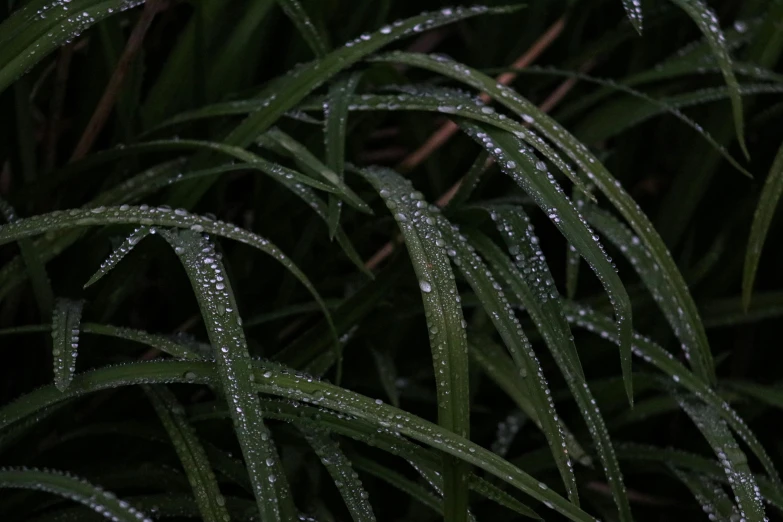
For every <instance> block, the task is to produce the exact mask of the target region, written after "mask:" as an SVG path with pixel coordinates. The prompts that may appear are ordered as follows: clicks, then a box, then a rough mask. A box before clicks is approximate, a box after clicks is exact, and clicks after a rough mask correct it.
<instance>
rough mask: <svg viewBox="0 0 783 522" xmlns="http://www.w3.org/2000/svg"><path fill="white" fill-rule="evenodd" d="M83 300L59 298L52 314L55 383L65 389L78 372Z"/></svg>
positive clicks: (60, 388) (61, 389)
mask: <svg viewBox="0 0 783 522" xmlns="http://www.w3.org/2000/svg"><path fill="white" fill-rule="evenodd" d="M83 305H84V303H83V302H82V301H73V300H71V299H62V298H61V299H57V300H56V301H55V304H54V313H53V314H52V356H53V359H54V383H55V385H56V386H57V388H58V389H59V390H60V391H65V390H66V389H67V388H68V385H69V384H70V383H71V380H72V379H73V374H74V372H76V356H77V355H78V354H79V332H80V324H81V320H82V306H83Z"/></svg>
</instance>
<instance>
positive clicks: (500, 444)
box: [491, 410, 526, 457]
mask: <svg viewBox="0 0 783 522" xmlns="http://www.w3.org/2000/svg"><path fill="white" fill-rule="evenodd" d="M525 419H526V417H525V415H524V414H523V413H522V412H521V411H520V410H517V411H514V412H512V413H509V414H508V415H507V416H506V419H505V420H504V421H502V422H499V423H498V427H497V430H496V433H495V440H494V441H493V442H492V446H491V448H492V451H493V452H494V453H497V454H498V455H500V456H501V457H505V456H506V455H507V454H508V450H509V449H510V448H511V444H512V443H513V442H514V439H515V438H516V436H517V433H519V430H520V429H522V426H523V424H524V422H525Z"/></svg>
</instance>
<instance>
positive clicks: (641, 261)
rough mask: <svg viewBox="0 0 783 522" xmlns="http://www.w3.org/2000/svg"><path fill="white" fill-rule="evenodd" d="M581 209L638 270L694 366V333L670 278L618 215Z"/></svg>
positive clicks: (595, 208)
mask: <svg viewBox="0 0 783 522" xmlns="http://www.w3.org/2000/svg"><path fill="white" fill-rule="evenodd" d="M583 210H584V216H585V217H586V218H587V221H588V222H589V223H590V224H591V225H592V226H594V227H595V228H596V229H597V230H598V231H599V232H600V233H601V234H602V235H603V236H604V237H606V238H607V239H608V240H609V241H610V242H612V243H613V244H614V245H615V246H616V247H617V248H618V249H619V250H620V251H621V252H622V253H623V255H624V256H625V258H626V259H628V261H629V262H630V263H631V266H633V268H634V270H635V271H636V273H637V274H639V277H640V278H641V280H642V282H643V283H644V286H645V287H646V288H647V289H648V291H649V292H650V294H651V295H652V296H653V299H654V300H655V302H656V303H657V305H658V308H659V309H660V310H661V312H663V315H664V316H665V317H666V320H667V321H668V323H669V325H670V326H671V327H672V331H674V334H675V335H676V336H677V338H678V339H679V340H680V343H681V344H680V347H681V349H682V351H683V353H684V354H685V358H686V359H687V360H688V361H689V363H690V364H691V367H692V368H694V370H695V365H694V363H693V359H694V357H695V354H693V353H692V352H691V349H690V347H691V346H695V345H696V344H697V342H698V339H697V337H696V335H697V334H696V332H695V331H693V330H692V329H691V328H690V327H689V325H688V323H687V322H685V321H684V320H683V317H682V315H681V313H680V310H681V308H680V304H681V303H679V302H678V301H677V299H676V297H677V294H676V292H675V291H674V288H673V286H672V282H671V280H670V279H668V278H666V277H665V275H664V274H663V273H661V271H660V270H659V267H658V265H656V264H655V261H654V260H653V259H652V256H651V255H650V253H649V251H648V250H647V249H646V248H645V247H644V246H643V245H642V243H641V241H640V240H639V238H638V237H637V236H636V235H634V234H633V232H631V231H630V230H628V228H627V227H626V226H625V225H624V224H622V223H621V222H620V221H619V220H618V219H616V218H615V217H614V216H612V215H611V214H609V213H608V212H606V211H603V210H601V209H599V208H598V207H595V206H593V205H585V206H584V209H583Z"/></svg>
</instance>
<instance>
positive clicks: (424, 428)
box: [0, 361, 687, 522]
mask: <svg viewBox="0 0 783 522" xmlns="http://www.w3.org/2000/svg"><path fill="white" fill-rule="evenodd" d="M257 364H258V368H257V369H256V371H255V373H254V375H255V381H254V382H255V386H256V389H257V390H258V391H259V392H261V393H269V394H272V395H277V396H280V397H284V398H287V399H293V400H300V399H302V400H304V399H306V400H308V401H309V402H313V399H316V401H315V402H316V403H317V404H318V405H319V406H322V407H325V408H329V409H331V410H334V411H336V412H341V413H344V414H345V413H348V414H350V415H354V416H356V417H358V418H361V419H363V420H365V421H367V422H369V423H370V424H372V426H373V427H372V428H371V429H370V430H369V431H368V432H367V436H368V437H367V438H369V439H371V438H372V437H369V435H373V434H375V435H377V434H378V431H377V430H378V427H380V428H383V429H386V428H388V427H389V426H391V425H392V424H394V428H395V430H396V431H398V432H399V433H401V434H404V435H406V436H409V437H411V438H413V439H415V440H418V441H420V442H422V443H424V444H426V445H427V446H430V447H432V448H435V449H437V450H440V451H443V452H446V453H448V454H449V455H452V456H454V457H456V458H459V459H461V460H464V461H465V462H468V463H470V464H473V465H475V466H477V467H479V468H481V469H484V470H485V471H487V472H489V473H491V474H493V475H495V476H496V477H498V478H500V479H501V480H503V481H504V482H507V483H508V484H510V485H512V486H514V487H515V488H517V489H519V490H520V491H522V492H524V493H526V494H528V495H530V496H531V497H533V498H535V499H538V500H540V501H541V502H544V503H547V505H548V506H549V505H551V509H554V510H555V511H557V512H559V513H561V514H563V515H564V516H566V517H567V518H569V519H570V520H575V521H578V522H582V521H584V522H593V517H591V516H589V515H588V514H586V513H585V512H584V511H582V510H581V509H579V508H577V507H576V506H574V505H573V504H571V503H570V502H568V501H567V500H566V499H564V498H563V497H561V496H560V495H558V494H557V493H556V492H554V491H552V490H551V489H541V488H540V487H539V485H538V480H536V479H535V478H533V477H531V476H530V475H528V474H526V473H525V472H524V471H522V470H520V469H519V468H517V467H515V466H513V465H512V464H510V463H509V462H508V461H506V460H504V459H502V458H501V457H499V456H497V455H495V454H494V453H492V452H490V451H488V450H486V449H484V448H482V447H480V446H478V445H476V444H474V443H472V442H470V441H468V440H467V439H465V438H462V437H459V436H458V435H455V434H454V433H452V432H451V431H450V430H446V429H443V428H442V427H440V426H438V425H436V424H433V423H431V422H428V421H426V420H424V419H421V418H419V417H416V416H414V415H411V414H409V413H407V412H405V411H402V410H399V409H397V408H394V407H392V406H389V405H385V404H378V403H377V402H376V401H375V400H374V399H371V398H368V397H364V396H362V395H360V394H357V393H354V392H351V391H349V390H345V389H343V388H339V387H337V386H334V385H331V384H328V383H325V382H321V381H318V380H317V379H313V378H311V377H309V376H303V375H302V374H295V373H292V372H290V371H288V370H285V369H281V368H280V367H278V366H275V365H269V364H266V363H261V362H258V363H257ZM686 371H687V370H686ZM215 372H216V368H215V365H214V364H213V363H208V362H196V361H150V362H142V363H129V364H124V365H120V366H110V367H105V368H102V369H100V370H93V371H90V372H87V373H83V374H80V375H77V376H75V378H74V380H73V382H72V383H71V386H70V387H69V388H68V390H67V391H66V392H64V393H61V392H60V391H59V390H57V389H56V388H55V387H54V386H44V387H43V388H39V389H38V390H36V391H34V392H31V393H28V394H27V395H24V396H22V397H20V398H18V399H16V400H15V401H13V402H11V403H10V404H8V405H6V406H3V407H2V408H0V430H2V429H5V428H6V427H8V426H9V425H12V424H13V423H15V422H18V421H20V420H22V419H25V418H26V417H28V416H30V415H34V414H35V413H36V412H38V411H40V410H41V409H44V408H46V407H47V406H51V405H54V404H58V403H60V402H63V401H65V400H67V399H70V398H73V397H78V396H82V395H84V394H88V393H93V392H96V391H99V390H105V389H112V388H116V387H119V386H132V385H138V384H164V383H172V382H186V383H191V384H218V382H219V381H218V380H217V376H216V374H215ZM295 411H296V412H297V413H296V415H298V412H299V410H298V409H297V410H295ZM335 418H337V417H335ZM414 447H415V445H414Z"/></svg>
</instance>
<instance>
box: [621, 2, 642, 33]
mask: <svg viewBox="0 0 783 522" xmlns="http://www.w3.org/2000/svg"><path fill="white" fill-rule="evenodd" d="M623 7H624V8H625V14H627V15H628V20H630V21H631V25H633V28H634V29H636V32H637V33H639V34H642V20H643V15H642V2H641V0H623Z"/></svg>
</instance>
